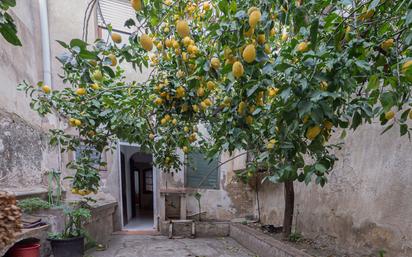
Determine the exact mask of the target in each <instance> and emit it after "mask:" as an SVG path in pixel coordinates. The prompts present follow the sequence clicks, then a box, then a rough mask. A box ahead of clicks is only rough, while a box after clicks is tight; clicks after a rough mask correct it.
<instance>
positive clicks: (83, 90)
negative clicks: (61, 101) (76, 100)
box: [76, 87, 87, 96]
mask: <svg viewBox="0 0 412 257" xmlns="http://www.w3.org/2000/svg"><path fill="white" fill-rule="evenodd" d="M86 93H87V91H86V89H85V88H82V87H81V88H78V89H76V95H79V96H82V95H85V94H86Z"/></svg>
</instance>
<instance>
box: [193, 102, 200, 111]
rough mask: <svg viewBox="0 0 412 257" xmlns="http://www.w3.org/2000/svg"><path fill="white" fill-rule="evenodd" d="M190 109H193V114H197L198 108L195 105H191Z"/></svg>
mask: <svg viewBox="0 0 412 257" xmlns="http://www.w3.org/2000/svg"><path fill="white" fill-rule="evenodd" d="M192 109H193V111H194V112H199V106H197V105H195V104H194V105H192Z"/></svg>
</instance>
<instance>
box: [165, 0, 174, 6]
mask: <svg viewBox="0 0 412 257" xmlns="http://www.w3.org/2000/svg"><path fill="white" fill-rule="evenodd" d="M163 3H164V4H165V5H167V6H171V5H172V4H173V2H172V0H165V1H164V2H163Z"/></svg>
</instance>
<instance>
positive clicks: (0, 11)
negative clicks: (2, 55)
mask: <svg viewBox="0 0 412 257" xmlns="http://www.w3.org/2000/svg"><path fill="white" fill-rule="evenodd" d="M15 6H16V1H15V0H1V1H0V34H1V35H2V36H3V37H4V39H6V40H7V41H8V42H9V43H11V44H13V45H15V46H21V42H20V39H19V38H18V36H17V28H16V24H15V23H14V20H13V18H12V17H11V16H10V14H9V13H8V10H9V8H10V7H15Z"/></svg>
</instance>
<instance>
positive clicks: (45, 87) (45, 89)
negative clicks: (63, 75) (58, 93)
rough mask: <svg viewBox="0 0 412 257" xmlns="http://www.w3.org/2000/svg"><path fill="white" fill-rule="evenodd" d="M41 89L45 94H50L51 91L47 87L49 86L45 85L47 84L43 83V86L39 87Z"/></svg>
mask: <svg viewBox="0 0 412 257" xmlns="http://www.w3.org/2000/svg"><path fill="white" fill-rule="evenodd" d="M41 90H43V92H44V93H45V94H50V92H51V87H49V86H47V85H44V86H42V87H41Z"/></svg>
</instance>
